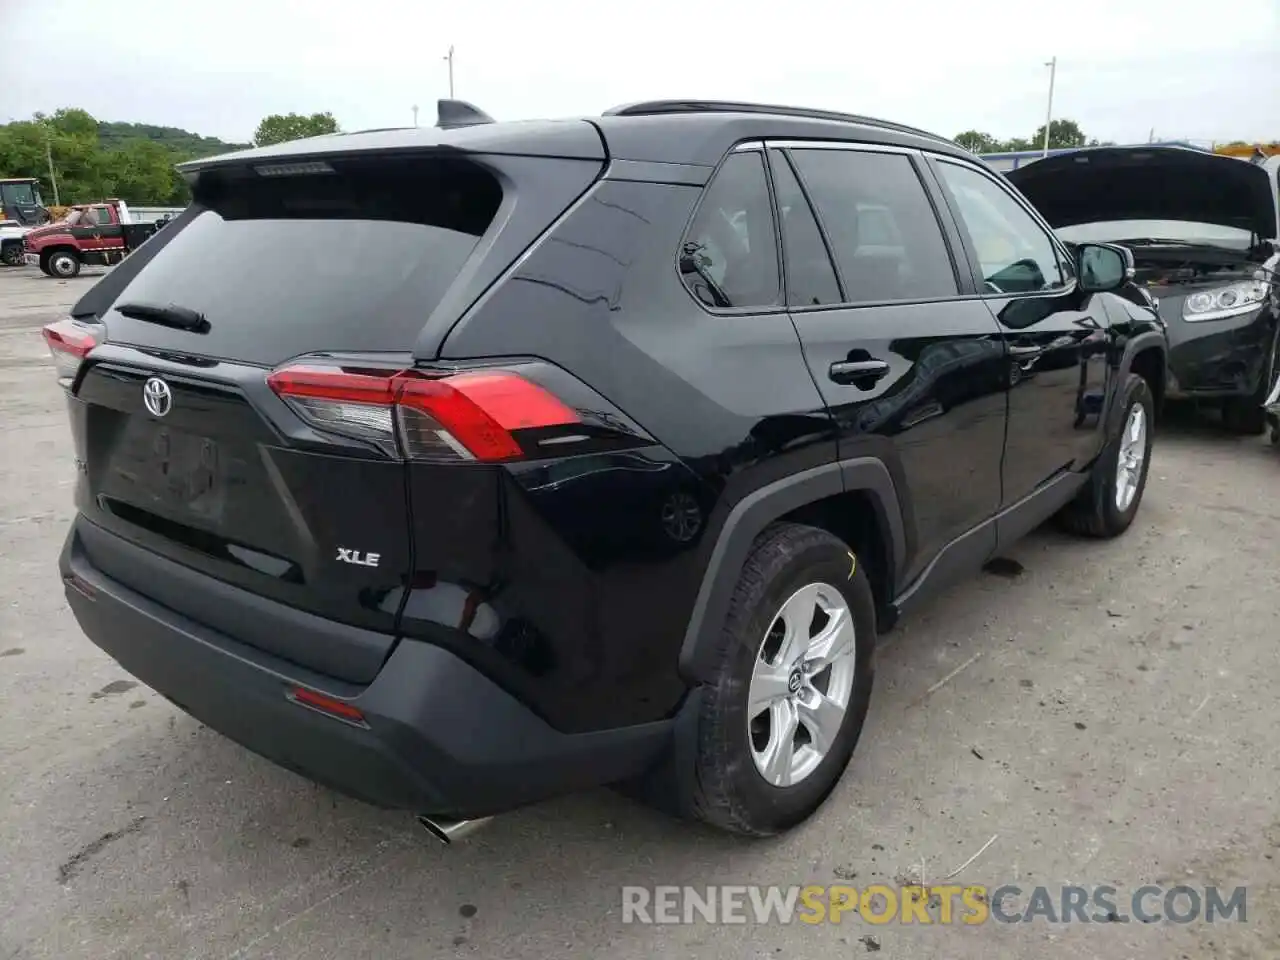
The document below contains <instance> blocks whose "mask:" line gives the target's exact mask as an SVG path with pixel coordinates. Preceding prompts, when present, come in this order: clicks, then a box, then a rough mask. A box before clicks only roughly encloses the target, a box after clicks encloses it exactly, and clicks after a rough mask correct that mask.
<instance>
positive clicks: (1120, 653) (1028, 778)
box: [0, 268, 1280, 960]
mask: <svg viewBox="0 0 1280 960" xmlns="http://www.w3.org/2000/svg"><path fill="white" fill-rule="evenodd" d="M93 280H94V278H93V277H92V276H85V277H83V278H80V279H78V280H76V281H70V282H58V281H54V280H50V279H46V278H44V277H43V276H41V275H40V274H39V273H38V272H37V271H35V270H32V269H9V268H5V269H0V417H2V418H3V421H2V422H3V430H2V431H0V473H2V479H3V483H0V548H2V549H0V584H2V585H3V587H2V588H0V589H2V593H3V597H2V600H3V602H2V603H0V770H3V774H2V775H0V904H3V909H2V910H0V957H5V958H8V957H23V958H50V960H75V958H81V957H84V958H90V957H91V958H94V960H106V958H122V960H124V958H128V960H137V958H144V957H156V958H165V960H168V958H182V957H193V958H194V957H220V958H249V957H254V958H266V957H273V958H286V957H287V958H294V957H296V958H304V957H305V958H308V960H323V958H330V957H333V958H342V960H359V958H377V960H396V958H410V957H412V958H420V957H437V956H438V957H454V956H456V957H484V958H498V957H520V958H534V957H566V956H568V957H584V958H585V957H596V956H608V957H610V960H630V958H645V960H648V958H651V957H698V958H703V960H718V958H724V960H730V958H733V960H740V958H747V957H777V956H781V957H786V958H788V960H801V958H806V957H814V958H818V957H822V958H829V957H832V956H854V957H856V956H862V955H864V954H869V953H878V954H879V956H880V957H881V958H886V960H887V958H907V957H910V958H913V960H917V958H928V957H946V958H949V960H964V958H989V957H993V956H998V957H1014V956H1027V957H1039V956H1042V955H1044V953H1045V951H1046V949H1047V950H1049V951H1055V950H1056V951H1062V953H1061V954H1060V955H1063V956H1073V957H1075V956H1079V957H1084V956H1088V957H1093V958H1137V957H1144V958H1145V957H1150V958H1158V960H1173V958H1178V957H1187V958H1192V957H1194V958H1200V957H1204V958H1209V957H1213V958H1235V957H1250V958H1255V957H1280V914H1278V913H1277V907H1276V904H1277V903H1280V802H1278V801H1277V784H1278V783H1280V756H1278V755H1277V751H1276V749H1275V746H1274V741H1273V740H1272V739H1271V737H1272V736H1273V734H1272V731H1273V730H1274V729H1276V727H1277V726H1278V725H1280V704H1278V702H1277V698H1276V696H1275V691H1276V689H1277V688H1280V657H1278V656H1277V640H1278V638H1280V629H1278V624H1280V617H1278V616H1277V601H1276V594H1275V585H1276V574H1275V570H1274V566H1273V565H1274V564H1275V563H1276V561H1277V560H1278V559H1280V550H1278V549H1277V547H1276V540H1277V537H1278V536H1280V505H1277V496H1276V491H1277V489H1278V486H1277V484H1278V482H1280V451H1276V450H1273V449H1271V448H1270V447H1269V446H1268V445H1267V444H1266V443H1265V442H1263V441H1261V440H1252V439H1250V440H1240V439H1234V438H1225V437H1222V436H1220V435H1218V434H1217V433H1215V432H1214V430H1213V428H1212V427H1211V426H1210V425H1208V424H1204V423H1202V422H1200V421H1199V420H1197V419H1195V418H1194V417H1192V416H1186V415H1179V416H1175V417H1174V418H1172V419H1171V421H1170V422H1169V423H1168V424H1166V425H1165V427H1164V428H1163V430H1162V431H1161V433H1160V434H1159V436H1158V438H1157V442H1156V452H1155V459H1154V463H1153V467H1152V474H1151V481H1150V485H1149V487H1148V490H1147V495H1146V500H1145V501H1144V503H1143V507H1142V512H1141V513H1140V515H1139V519H1138V521H1137V523H1136V525H1135V526H1134V527H1133V529H1132V530H1131V531H1130V532H1129V533H1128V534H1127V535H1126V536H1124V537H1123V538H1121V539H1120V540H1118V541H1116V542H1112V543H1106V544H1096V543H1083V542H1078V541H1074V540H1071V539H1067V538H1065V537H1063V536H1060V535H1058V534H1054V533H1049V532H1039V533H1036V534H1034V535H1033V536H1032V537H1030V538H1029V539H1028V540H1027V541H1026V542H1024V543H1023V544H1021V545H1020V546H1019V547H1018V548H1017V549H1016V550H1015V551H1014V552H1013V553H1012V554H1010V557H1009V559H1010V560H1011V561H1012V562H1008V563H1004V564H1001V565H1000V568H999V573H985V574H983V575H981V576H979V577H977V578H975V579H974V580H973V581H971V582H969V583H967V584H964V585H962V586H960V587H957V588H956V589H955V590H953V591H952V592H951V593H949V594H948V595H947V596H945V597H943V598H941V599H940V600H939V601H938V602H937V603H935V604H934V605H932V606H931V607H930V608H929V609H928V610H926V611H924V612H923V613H922V615H919V616H916V617H914V618H913V619H911V620H910V621H908V622H907V623H906V624H905V625H904V626H903V627H902V628H901V630H900V631H899V632H898V633H897V634H896V635H895V636H894V638H893V640H892V642H891V643H890V644H889V645H888V646H887V647H886V648H885V649H884V651H883V652H882V654H881V655H880V660H879V676H878V686H877V690H876V693H875V696H874V698H873V704H872V709H871V715H870V718H869V720H868V723H867V728H866V731H865V733H864V735H863V740H862V744H861V746H860V748H859V750H858V752H857V754H856V756H855V759H854V762H853V765H852V766H851V768H850V771H849V774H848V775H847V776H846V778H845V779H844V781H843V782H842V784H841V785H840V787H839V788H838V789H837V791H836V793H835V794H834V795H833V797H832V799H831V801H830V802H829V804H828V806H827V808H826V809H825V810H824V811H823V812H822V813H821V814H820V815H819V816H818V817H816V818H815V819H814V820H813V821H812V822H811V823H809V824H807V825H806V826H805V827H804V828H802V829H800V830H798V831H797V832H795V833H793V834H792V835H790V836H787V837H785V838H782V839H778V840H773V841H768V842H762V843H741V842H736V841H733V840H729V839H726V838H723V837H720V836H716V835H713V834H711V833H709V832H706V831H703V830H700V829H697V828H694V827H690V826H685V825H678V824H673V823H671V822H668V821H666V820H664V819H663V818H662V817H660V816H659V815H656V814H653V813H650V812H648V811H647V810H644V809H641V808H638V807H636V806H634V805H633V804H631V803H630V802H628V801H626V800H623V799H621V798H619V797H617V796H614V795H613V794H611V793H609V792H605V791H601V792H598V793H594V794H589V795H582V796H576V797H572V798H568V799H566V800H563V801H560V802H556V803H551V804H546V805H543V806H539V807H536V808H533V809H529V810H525V811H522V812H519V813H516V814H513V815H511V816H508V817H504V818H500V819H499V820H497V821H495V822H494V823H493V824H492V825H491V826H490V827H489V828H488V829H487V830H484V831H482V832H480V833H478V834H475V835H474V836H473V837H471V838H469V839H468V840H466V841H464V842H463V843H462V844H459V845H455V846H453V847H451V848H444V847H441V846H440V845H438V844H436V843H435V842H434V841H431V840H429V839H428V838H427V837H426V836H425V835H424V834H422V833H421V832H420V831H419V830H418V829H417V828H416V827H415V826H414V825H413V824H412V823H411V822H410V821H409V819H408V818H407V817H405V816H402V815H396V814H389V813H384V812H379V811H375V810H372V809H370V808H367V807H365V806H363V805H361V804H359V803H356V802H353V801H349V800H346V799H344V798H341V797H338V796H335V795H333V794H331V793H329V792H328V791H326V790H323V789H321V788H319V787H316V786H314V785H312V784H310V783H308V782H306V781H305V780H302V779H300V778H299V777H296V776H294V775H293V774H290V773H287V772H285V771H283V770H280V769H277V768H275V767H273V766H272V765H270V764H268V763H267V762H265V761H263V760H260V759H258V758H257V757H255V756H253V755H251V754H249V753H248V752H246V751H244V750H242V749H241V748H239V747H237V746H235V745H234V744H232V743H230V742H228V741H226V740H224V739H222V738H221V737H219V736H218V735H217V734H215V733H213V732H212V731H210V730H208V729H205V728H203V727H201V726H200V725H199V724H197V723H196V722H195V721H193V720H191V719H190V718H188V717H186V716H185V715H183V714H182V713H180V712H178V711H177V710H176V709H175V708H173V707H172V706H170V705H169V704H168V703H167V702H166V701H164V700H162V699H161V698H160V697H158V696H157V695H155V694H153V693H152V692H151V691H149V690H148V689H146V688H145V687H142V686H140V685H138V684H136V683H135V682H134V681H133V680H132V678H130V677H129V676H128V675H126V674H125V673H124V672H123V671H122V670H121V669H120V668H119V667H117V666H116V665H115V664H114V663H113V662H112V661H111V660H110V659H108V658H107V657H106V656H105V655H104V654H102V653H100V652H99V651H98V650H97V648H95V647H94V646H92V645H91V644H90V643H89V642H88V641H87V640H85V639H84V637H83V636H82V635H81V633H80V631H79V630H78V628H77V626H76V624H75V621H74V620H73V619H72V617H71V614H70V612H69V611H68V609H67V607H66V603H65V601H64V599H63V595H62V589H61V586H60V584H59V582H58V578H57V573H56V569H55V563H56V557H57V553H58V550H59V549H60V547H61V545H62V541H63V537H64V535H65V532H66V528H67V523H68V521H69V519H70V517H71V505H70V501H71V486H72V466H71V449H70V441H69V437H68V433H67V429H66V425H65V423H64V413H63V410H62V405H61V401H60V397H59V394H58V388H57V385H56V383H55V381H54V377H53V373H52V369H51V367H50V364H49V362H48V360H47V358H46V354H45V350H44V347H43V345H42V343H41V342H40V338H39V327H40V325H41V324H42V323H45V322H47V321H48V320H50V319H54V318H56V317H57V316H58V315H59V313H60V312H61V311H62V310H64V309H65V307H66V306H67V305H69V304H70V303H72V302H74V300H75V299H76V298H77V297H78V296H79V295H80V293H81V292H83V290H84V289H86V288H87V286H88V285H89V284H90V283H92V282H93ZM943 680H945V682H943V683H941V684H940V683H939V682H940V681H943ZM992 837H995V838H996V839H995V841H994V842H993V843H991V844H990V845H989V846H987V847H986V848H985V850H983V847H984V845H985V844H987V842H988V841H989V840H990V839H991V838H992ZM979 850H983V852H982V853H981V855H980V856H979V857H977V859H976V860H974V861H973V862H972V863H971V864H970V865H969V866H967V867H966V868H965V869H964V870H963V871H962V872H961V873H960V874H959V875H958V876H957V877H956V878H955V880H953V881H952V882H954V883H974V884H986V885H987V886H988V887H991V888H994V887H996V886H999V885H1000V884H1004V883H1016V884H1018V885H1020V886H1022V887H1023V888H1024V889H1030V888H1031V887H1034V886H1035V885H1037V884H1043V885H1046V886H1052V887H1054V888H1055V896H1056V888H1057V887H1058V886H1059V885H1062V884H1079V885H1084V886H1089V885H1097V884H1110V885H1112V886H1115V887H1116V888H1118V889H1119V890H1120V891H1121V893H1120V895H1119V897H1118V898H1117V899H1118V900H1119V901H1120V902H1121V905H1122V906H1123V905H1124V904H1126V903H1127V900H1126V897H1127V896H1128V894H1130V893H1132V892H1133V891H1134V890H1136V889H1137V888H1138V887H1141V886H1142V885H1144V884H1149V883H1153V884H1163V885H1166V886H1171V885H1175V884H1179V883H1184V884H1188V885H1193V886H1203V885H1209V884H1218V885H1222V886H1227V887H1234V886H1236V885H1246V886H1247V887H1248V894H1247V898H1248V899H1247V904H1248V912H1247V922H1245V923H1235V922H1233V923H1222V922H1218V923H1215V924H1209V923H1205V922H1195V923H1190V924H1171V923H1153V924H1141V923H1136V922H1135V923H1128V924H1124V923H1103V924H1096V923H1095V924H1081V923H1079V922H1076V923H1071V924H1050V923H1047V922H1045V921H1043V920H1040V921H1037V922H1035V923H1030V924H1021V925H1006V924H1000V923H987V924H984V925H979V926H968V927H965V926H959V927H950V928H945V929H944V928H941V927H940V926H938V925H936V924H935V925H920V924H915V925H900V924H891V925H881V926H873V925H871V924H869V923H867V922H866V921H864V920H861V919H859V918H858V917H856V916H853V917H849V918H847V919H846V920H845V922H843V923H842V924H839V925H833V924H819V925H812V926H811V925H806V924H802V923H796V924H791V925H782V924H771V925H756V924H747V925H710V924H707V923H703V922H697V923H694V924H689V925H683V924H681V925H668V926H646V925H636V924H624V923H623V922H622V910H621V904H622V895H621V887H622V886H623V885H633V884H639V885H655V884H691V885H696V886H700V887H701V886H704V885H707V884H781V885H791V884H805V883H811V882H812V883H820V884H831V883H849V884H853V885H855V886H858V887H862V886H864V885H867V884H870V883H875V882H885V883H895V882H898V881H900V880H908V881H914V880H915V879H916V878H918V877H919V875H920V872H921V870H923V872H924V875H925V876H926V877H927V878H930V879H932V878H938V877H943V876H946V875H947V874H948V873H951V872H952V871H953V870H955V868H956V867H958V866H960V865H962V864H964V863H965V861H966V860H968V859H969V858H970V857H972V856H973V855H974V854H975V853H976V852H978V851H979Z"/></svg>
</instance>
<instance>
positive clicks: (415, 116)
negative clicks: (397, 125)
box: [413, 103, 418, 127]
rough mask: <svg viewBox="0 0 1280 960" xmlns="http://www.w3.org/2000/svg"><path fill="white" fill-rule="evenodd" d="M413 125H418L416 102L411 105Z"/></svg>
mask: <svg viewBox="0 0 1280 960" xmlns="http://www.w3.org/2000/svg"><path fill="white" fill-rule="evenodd" d="M413 125H414V126H415V127H416V126H417V125H418V105H417V104H416V103H415V104H414V105H413Z"/></svg>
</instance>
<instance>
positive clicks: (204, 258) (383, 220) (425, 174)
mask: <svg viewBox="0 0 1280 960" xmlns="http://www.w3.org/2000/svg"><path fill="white" fill-rule="evenodd" d="M324 166H325V165H323V164H322V165H321V167H324ZM287 170H288V168H286V171H287ZM317 170H318V171H319V170H320V168H317ZM329 171H331V172H328V171H324V172H312V173H303V174H298V175H295V174H288V175H278V176H277V175H270V176H264V175H262V174H260V173H257V172H255V171H254V170H252V169H235V170H231V171H227V172H224V173H214V174H208V173H206V174H204V175H202V179H201V180H200V181H199V182H198V183H197V185H196V188H195V190H194V202H195V204H196V205H197V208H198V210H199V211H200V212H199V213H198V214H197V215H196V216H195V218H194V219H193V220H192V221H191V222H190V223H189V224H187V225H186V226H185V227H184V228H183V229H182V230H181V231H180V232H178V233H177V234H176V235H175V236H172V237H170V238H169V242H168V243H167V244H166V245H165V246H164V248H163V249H162V250H160V252H159V253H157V254H156V256H155V258H154V259H153V260H151V262H150V263H148V264H147V265H146V266H145V267H144V268H143V269H142V271H141V272H140V273H139V274H138V275H137V276H136V277H135V278H134V279H133V280H132V281H131V282H130V283H129V284H128V286H126V287H125V288H124V290H123V291H122V292H121V293H120V295H119V297H118V298H117V299H116V301H115V302H116V305H117V306H120V305H124V304H128V303H148V304H159V305H168V304H177V305H179V306H182V307H187V308H190V309H192V310H196V311H199V312H200V313H202V314H204V315H205V318H206V319H207V321H208V332H207V333H203V334H193V333H189V332H185V331H180V330H172V329H169V328H166V327H162V326H158V325H156V324H150V323H145V322H143V321H139V320H133V319H130V318H127V317H123V316H121V315H120V314H118V313H117V312H115V311H111V312H109V313H108V314H107V317H106V319H107V322H108V329H109V335H110V337H111V339H113V340H116V341H119V342H124V343H134V344H141V345H147V346H156V347H163V348H171V349H175V350H182V351H186V352H190V353H194V354H199V355H203V356H210V357H218V358H223V359H233V360H242V361H247V362H252V363H262V364H265V365H273V364H276V363H279V362H281V361H284V360H287V359H290V358H292V357H294V356H297V355H298V354H301V353H308V352H314V351H320V350H329V351H352V352H357V351H381V350H386V351H408V350H410V349H412V347H413V344H414V341H415V339H416V338H417V336H418V334H419V333H420V332H421V330H422V328H423V326H424V325H425V324H426V321H427V317H428V316H429V315H430V314H431V312H432V310H433V309H434V308H435V307H436V306H437V305H438V304H439V303H440V301H441V300H442V299H443V297H444V295H445V293H446V292H447V291H448V289H449V287H450V285H451V284H452V283H453V282H454V281H455V279H456V278H457V277H458V274H459V273H460V271H461V270H462V266H463V264H464V263H466V261H467V259H468V258H469V257H470V256H471V253H472V252H473V251H474V250H475V248H476V245H477V244H478V242H479V240H480V237H481V236H482V235H483V234H484V233H485V231H486V230H487V229H488V227H489V225H490V223H491V222H492V221H493V218H494V215H495V213H496V212H497V210H498V207H499V204H500V203H501V201H502V189H501V187H500V186H499V184H498V181H497V180H496V178H495V177H493V175H492V174H490V173H489V172H488V171H486V170H485V169H483V168H481V167H479V166H478V165H476V164H474V163H471V162H468V161H465V160H447V159H424V158H414V159H385V158H361V159H358V160H351V161H347V162H345V163H342V162H339V161H336V160H335V161H333V162H332V166H331V167H329Z"/></svg>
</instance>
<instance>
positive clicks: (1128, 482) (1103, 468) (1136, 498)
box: [1058, 373, 1155, 539]
mask: <svg viewBox="0 0 1280 960" xmlns="http://www.w3.org/2000/svg"><path fill="white" fill-rule="evenodd" d="M1119 400H1120V402H1121V405H1122V406H1121V413H1120V416H1119V418H1118V420H1117V426H1116V427H1114V428H1113V430H1112V435H1111V437H1110V438H1109V439H1108V441H1107V445H1106V446H1105V447H1104V448H1103V450H1102V454H1101V455H1100V456H1099V457H1098V461H1097V463H1095V464H1094V465H1093V471H1092V473H1091V474H1090V476H1089V482H1088V483H1086V484H1085V486H1084V489H1082V490H1081V491H1080V494H1079V496H1078V497H1076V499H1075V500H1073V501H1072V502H1071V503H1069V504H1067V505H1066V507H1064V508H1063V509H1062V512H1061V513H1059V514H1058V522H1059V524H1060V525H1061V526H1062V527H1063V528H1065V529H1066V530H1068V531H1069V532H1071V533H1075V534H1079V535H1080V536H1085V537H1096V538H1100V539H1106V538H1110V537H1118V536H1120V534H1122V533H1124V532H1125V531H1126V530H1128V529H1129V525H1130V524H1131V523H1133V518H1134V517H1135V516H1137V513H1138V507H1139V505H1140V504H1141V503H1142V494H1143V491H1144V490H1145V489H1146V486H1147V472H1148V470H1149V469H1150V466H1151V441H1152V433H1153V430H1152V428H1153V426H1154V424H1155V417H1154V414H1155V399H1154V398H1153V397H1152V395H1151V387H1150V386H1149V385H1148V384H1147V381H1146V380H1144V379H1142V377H1140V376H1138V375H1137V374H1136V373H1131V374H1129V379H1128V380H1126V381H1125V384H1124V387H1123V388H1122V390H1121V391H1120V396H1119ZM1139 431H1140V432H1141V436H1140V437H1137V436H1136V434H1137V433H1138V432H1139Z"/></svg>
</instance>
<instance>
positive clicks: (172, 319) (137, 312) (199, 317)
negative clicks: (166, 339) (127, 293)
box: [116, 303, 209, 333]
mask: <svg viewBox="0 0 1280 960" xmlns="http://www.w3.org/2000/svg"><path fill="white" fill-rule="evenodd" d="M116 312H117V313H119V314H120V315H121V316H124V317H129V318H130V319H133V320H143V321H145V322H146V323H157V324H159V325H160V326H162V327H173V328H174V329H175V330H189V331H190V332H192V333H206V332H208V330H209V321H208V320H206V319H205V318H204V314H203V313H200V312H199V311H198V310H192V309H191V308H189V307H180V306H178V305H177V304H176V303H171V304H169V305H168V306H163V307H162V306H159V305H158V304H154V303H122V304H120V306H118V307H116Z"/></svg>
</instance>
